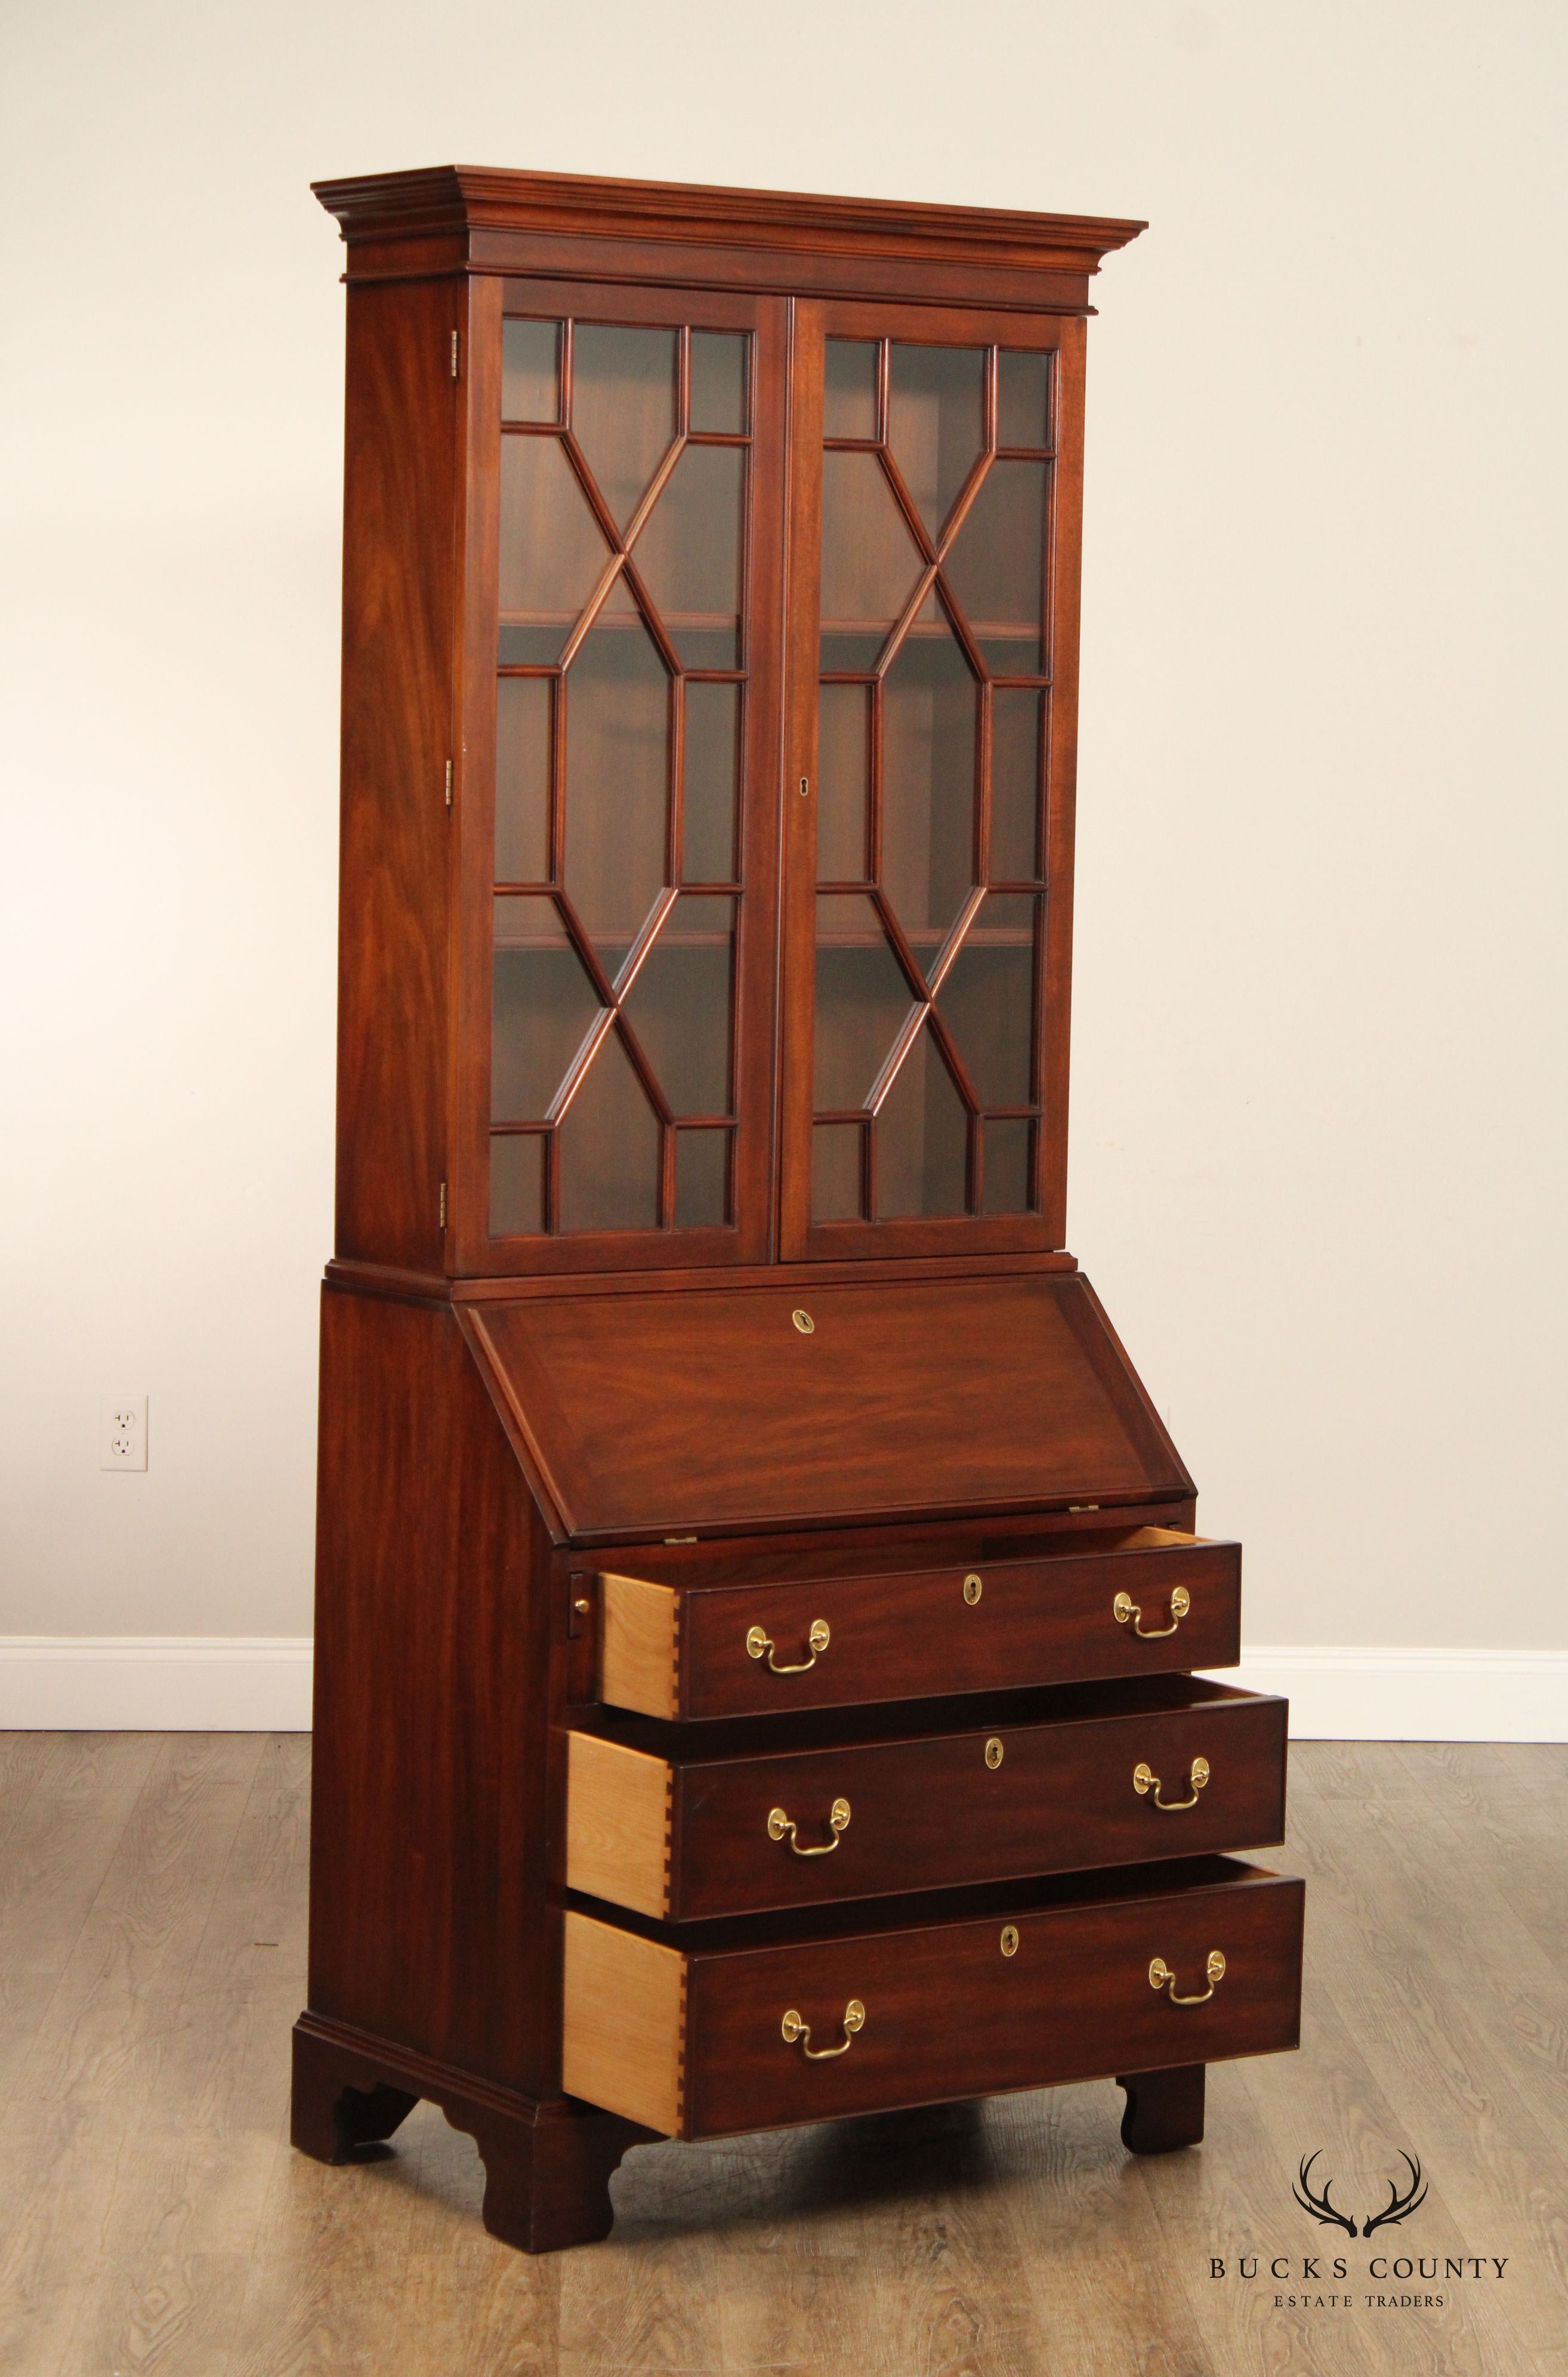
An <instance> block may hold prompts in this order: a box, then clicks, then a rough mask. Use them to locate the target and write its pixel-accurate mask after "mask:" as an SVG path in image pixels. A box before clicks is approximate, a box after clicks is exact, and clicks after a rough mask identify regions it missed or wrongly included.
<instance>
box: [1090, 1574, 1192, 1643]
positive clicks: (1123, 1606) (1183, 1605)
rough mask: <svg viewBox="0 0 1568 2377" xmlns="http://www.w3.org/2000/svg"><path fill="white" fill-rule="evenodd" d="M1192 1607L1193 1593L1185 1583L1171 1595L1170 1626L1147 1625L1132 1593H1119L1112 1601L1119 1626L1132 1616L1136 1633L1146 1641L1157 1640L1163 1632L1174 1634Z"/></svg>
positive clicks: (1114, 1615)
mask: <svg viewBox="0 0 1568 2377" xmlns="http://www.w3.org/2000/svg"><path fill="white" fill-rule="evenodd" d="M1191 1607H1192V1596H1191V1594H1190V1593H1189V1592H1188V1590H1187V1587H1186V1586H1185V1585H1184V1584H1179V1585H1178V1586H1177V1588H1176V1591H1175V1592H1174V1593H1173V1594H1172V1595H1171V1596H1170V1624H1169V1625H1168V1626H1145V1625H1144V1623H1143V1611H1142V1610H1141V1609H1140V1608H1139V1607H1138V1604H1137V1603H1136V1602H1135V1601H1134V1600H1133V1598H1132V1595H1131V1594H1130V1593H1119V1594H1118V1595H1117V1596H1116V1599H1115V1600H1114V1601H1113V1602H1112V1603H1111V1606H1110V1612H1111V1616H1112V1617H1113V1618H1114V1619H1115V1620H1116V1622H1117V1624H1118V1625H1119V1626H1125V1625H1126V1623H1127V1621H1128V1619H1130V1618H1131V1620H1132V1631H1133V1632H1134V1634H1141V1635H1142V1636H1143V1640H1144V1642H1157V1641H1158V1639H1159V1637H1160V1636H1161V1635H1162V1634H1174V1633H1175V1631H1176V1630H1177V1628H1178V1627H1179V1625H1180V1623H1181V1621H1182V1619H1184V1618H1185V1617H1186V1615H1187V1612H1188V1611H1189V1610H1190V1609H1191Z"/></svg>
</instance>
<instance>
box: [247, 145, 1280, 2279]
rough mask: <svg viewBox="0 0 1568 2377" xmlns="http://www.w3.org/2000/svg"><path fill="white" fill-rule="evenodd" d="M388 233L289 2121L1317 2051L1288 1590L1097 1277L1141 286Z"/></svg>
mask: <svg viewBox="0 0 1568 2377" xmlns="http://www.w3.org/2000/svg"><path fill="white" fill-rule="evenodd" d="M318 195H319V197H321V199H322V202H323V204H324V205H325V206H327V207H328V208H329V209H330V210H331V212H332V213H333V214H334V215H335V216H336V217H337V218H338V220H339V221H340V223H341V228H342V233H343V236H344V238H345V240H346V241H347V244H348V272H347V276H346V277H347V282H348V397H347V486H346V520H345V527H346V546H345V555H344V611H343V622H344V624H343V638H344V643H343V729H342V873H341V974H340V993H339V1040H338V1057H339V1072H338V1079H339V1105H338V1189H337V1251H336V1254H335V1257H334V1259H333V1260H332V1261H331V1263H330V1264H329V1268H328V1274H327V1281H326V1286H325V1292H324V1296H323V1304H322V1312H323V1320H322V1356H321V1450H320V1517H319V1553H318V1560H319V1565H318V1599H317V1670H316V1673H317V1684H316V1786H315V1789H316V1798H315V1819H314V1831H313V1838H312V1896H311V1956H310V1989H309V1994H310V2002H309V2006H308V2008H307V2010H306V2011H305V2013H303V2014H302V2015H301V2018H300V2021H299V2023H298V2025H297V2027H296V2031H295V2035H294V2053H295V2061H294V2138H295V2142H296V2143H297V2144H299V2145H300V2146H302V2147H303V2148H304V2149H305V2151H306V2152H307V2153H310V2154H313V2155H317V2156H321V2157H323V2158H324V2159H326V2160H328V2161H337V2160H341V2159H344V2158H346V2157H348V2156H352V2155H353V2152H354V2151H355V2149H356V2148H357V2147H359V2146H361V2145H364V2144H367V2143H369V2142H371V2141H377V2140H381V2139H385V2138H387V2137H389V2135H390V2134H391V2133H392V2132H393V2131H394V2130H395V2129H396V2127H397V2125H398V2123H399V2122H400V2121H401V2120H402V2119H403V2117H404V2116H405V2115H406V2114H407V2113H408V2111H409V2110H410V2108H412V2106H413V2104H414V2103H415V2101H416V2100H417V2099H418V2098H420V2097H426V2098H430V2099H432V2100H434V2101H435V2102H436V2103H437V2104H439V2105H440V2106H442V2107H443V2108H444V2109H445V2111H446V2113H447V2115H448V2117H449V2120H452V2121H453V2122H454V2123H456V2124H457V2125H458V2126H459V2127H461V2128H462V2129H465V2130H467V2131H470V2132H472V2133H473V2135H474V2137H475V2138H476V2140H477V2142H478V2144H479V2148H480V2152H481V2154H482V2156H483V2157H484V2161H485V2171H486V2192H485V2221H486V2224H487V2225H488V2226H489V2228H491V2229H492V2230H494V2232H495V2233H496V2234H497V2236H500V2237H502V2238H505V2239H508V2240H510V2241H512V2242H514V2243H516V2244H518V2245H521V2246H523V2247H526V2248H529V2249H532V2250H543V2249H545V2248H549V2247H554V2246H561V2245H569V2244H574V2243H578V2242H582V2241H585V2240H591V2239H593V2238H596V2237H601V2236H603V2235H604V2233H605V2232H606V2230H607V2229H608V2228H609V2225H610V2220H611V2204H610V2192H609V2182H610V2176H611V2173H612V2171H613V2169H614V2168H615V2165H616V2162H617V2161H618V2160H619V2158H620V2156H622V2154H623V2153H624V2152H625V2151H626V2149H627V2147H628V2145H631V2144H636V2143H638V2142H640V2141H641V2140H645V2139H650V2138H658V2137H673V2138H704V2137H713V2136H718V2135H723V2134H724V2133H726V2132H738V2131H747V2130H755V2129H765V2128H771V2127H775V2126H780V2125H784V2124H789V2123H797V2122H808V2121H816V2120H821V2119H823V2118H826V2117H830V2116H836V2115H848V2114H854V2113H858V2112H866V2111H874V2110H880V2109H885V2108H891V2107H896V2106H908V2105H914V2104H920V2103H935V2102H940V2101H943V2100H949V2099H959V2098H969V2097H976V2096H984V2095H987V2094H989V2093H993V2092H996V2091H1000V2090H1007V2089H1023V2088H1031V2087H1037V2086H1040V2085H1043V2084H1047V2083H1051V2082H1059V2081H1071V2080H1086V2079H1093V2078H1096V2077H1098V2076H1101V2075H1104V2076H1107V2077H1119V2079H1120V2084H1121V2086H1122V2087H1123V2089H1124V2090H1125V2091H1126V2099H1127V2101H1126V2111H1125V2114H1124V2118H1123V2122H1122V2136H1123V2138H1124V2140H1125V2141H1126V2143H1127V2144H1128V2145H1129V2146H1130V2147H1131V2148H1132V2149H1133V2150H1134V2151H1143V2152H1152V2151H1158V2150H1161V2149H1164V2148H1167V2147H1171V2146H1179V2145H1183V2144H1190V2143H1191V2142H1192V2141H1194V2140H1195V2139H1197V2138H1198V2137H1200V2136H1201V2135H1202V2132H1203V2075H1204V2069H1205V2066H1206V2065H1207V2064H1208V2063H1210V2062H1212V2061H1215V2060H1219V2059H1221V2058H1226V2057H1232V2056H1240V2055H1254V2054H1260V2053H1263V2052H1266V2051H1269V2050H1271V2049H1281V2048H1286V2047H1289V2046H1292V2045H1294V2044H1295V2041H1296V2037H1297V2027H1298V2017H1299V1978H1300V1926H1301V1893H1300V1885H1299V1883H1298V1882H1296V1881H1291V1880H1288V1879H1285V1878H1281V1877H1279V1876H1277V1875H1275V1874H1272V1873H1269V1872H1265V1871H1263V1870H1262V1869H1257V1868H1255V1867H1252V1866H1249V1865H1247V1864H1243V1863H1239V1862H1238V1861H1237V1860H1236V1857H1235V1855H1234V1853H1235V1852H1237V1851H1240V1850H1251V1849H1256V1848H1260V1847H1266V1846H1268V1845H1272V1844H1275V1843H1277V1842H1278V1841H1279V1840H1280V1838H1281V1837H1282V1833H1283V1818H1284V1774H1285V1707H1284V1704H1283V1702H1279V1701H1277V1700H1272V1699H1267V1698H1262V1697H1257V1696H1253V1695H1250V1694H1246V1693H1241V1692H1239V1691H1234V1690H1227V1689H1226V1688H1225V1687H1223V1686H1221V1685H1218V1684H1215V1683H1213V1682H1207V1681H1203V1680H1201V1679H1200V1678H1197V1677H1196V1676H1194V1674H1193V1673H1192V1672H1191V1671H1192V1670H1193V1669H1195V1668H1212V1667H1215V1666H1225V1665H1226V1664H1227V1663H1231V1662H1234V1661H1235V1659H1236V1657H1237V1655H1238V1647H1237V1646H1238V1611H1239V1549H1238V1547H1236V1546H1235V1545H1234V1544H1230V1543H1226V1542H1222V1541H1215V1540H1211V1539H1208V1538H1204V1537H1202V1536H1200V1535H1197V1534H1196V1532H1195V1524H1194V1503H1193V1487H1192V1483H1191V1479H1190V1477H1189V1476H1188V1475H1187V1472H1186V1470H1185V1469H1184V1468H1183V1466H1182V1463H1181V1461H1180V1459H1179V1456H1178V1454H1177V1452H1176V1450H1175V1448H1174V1446H1173V1445H1172V1443H1171V1442H1170V1439H1169V1438H1168V1436H1167V1433H1166V1430H1165V1428H1164V1427H1163V1426H1162V1425H1161V1423H1160V1420H1159V1417H1158V1415H1157V1414H1156V1412H1155V1408H1154V1405H1153V1404H1151V1402H1150V1400H1149V1398H1148V1396H1147V1394H1146V1393H1145V1392H1144V1390H1143V1387H1142V1385H1141V1384H1140V1382H1139V1380H1138V1378H1137V1376H1136V1374H1135V1373H1134V1371H1133V1369H1132V1368H1131V1364H1130V1363H1129V1361H1128V1359H1127V1356H1126V1355H1125V1354H1124V1353H1123V1351H1122V1349H1121V1346H1120V1344H1119V1341H1118V1339H1117V1337H1116V1336H1115V1334H1114V1333H1113V1332H1112V1330H1111V1327H1110V1324H1109V1322H1108V1321H1107V1318H1106V1316H1105V1314H1104V1312H1103V1311H1102V1310H1101V1308H1100V1306H1099V1304H1098V1303H1097V1302H1096V1300H1095V1296H1094V1293H1093V1291H1092V1290H1091V1288H1090V1287H1089V1285H1088V1283H1087V1282H1086V1281H1085V1280H1084V1278H1083V1275H1082V1273H1081V1272H1079V1271H1078V1269H1077V1266H1076V1263H1075V1262H1074V1260H1073V1258H1072V1257H1071V1255H1070V1254H1068V1253H1067V1252H1065V1251H1064V1250H1063V1229H1064V1203H1065V1160H1066V1148H1067V1051H1068V992H1069V967H1070V953H1071V913H1072V907H1071V899H1072V816H1073V781H1074V744H1075V731H1076V711H1077V682H1078V583H1079V525H1080V517H1081V490H1082V480H1083V352H1084V332H1085V328H1086V317H1087V316H1088V314H1089V312H1090V310H1091V309H1090V306H1089V303H1088V291H1089V281H1090V276H1091V275H1092V274H1094V273H1095V271H1096V270H1097V269H1098V268H1099V264H1100V260H1101V257H1103V255H1104V254H1105V253H1106V252H1107V250H1109V249H1113V248H1118V247H1120V246H1121V245H1123V244H1124V243H1125V242H1126V241H1127V240H1129V239H1131V237H1132V236H1133V234H1134V233H1136V232H1137V231H1138V230H1139V229H1140V228H1141V226H1140V225H1138V224H1136V223H1131V222H1116V221H1098V220H1088V219H1082V218H1075V217H1069V216H1056V215H1024V214H1000V213H994V212H984V211H979V210H971V209H953V208H945V207H915V206H894V205H884V204H878V203H874V202H872V201H868V200H860V199H830V198H820V197H785V196H776V195H772V194H766V193H758V192H751V191H734V190H713V189H694V188H685V187H678V186H664V185H652V184H647V183H636V182H615V181H597V180H585V179H575V178H570V177H567V176H564V175H556V174H545V173H499V172H481V171H476V170H471V169H468V168H462V167H460V168H446V169H441V170H437V171H432V172H425V173H400V174H391V175H387V176H378V177H375V178H369V179H362V180H355V181H348V182H335V183H328V184H324V185H320V187H319V190H318Z"/></svg>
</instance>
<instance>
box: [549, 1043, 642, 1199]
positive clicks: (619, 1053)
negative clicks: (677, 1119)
mask: <svg viewBox="0 0 1568 2377" xmlns="http://www.w3.org/2000/svg"><path fill="white" fill-rule="evenodd" d="M560 1148H561V1210H560V1226H561V1228H562V1229H563V1230H652V1229H654V1228H656V1227H657V1225H658V1219H659V1119H658V1117H657V1116H656V1115H655V1114H654V1112H653V1109H652V1106H651V1105H649V1103H648V1100H647V1098H646V1096H645V1095H644V1094H643V1089H642V1084H641V1082H640V1081H639V1080H638V1078H637V1075H636V1073H635V1071H634V1070H633V1069H632V1063H631V1059H630V1057H628V1055H627V1053H626V1050H625V1049H624V1048H623V1047H622V1045H621V1043H620V1037H619V1034H618V1033H616V1032H613V1031H611V1032H606V1033H605V1034H604V1039H603V1040H602V1041H601V1043H600V1045H599V1046H598V1047H597V1048H596V1049H595V1050H594V1053H593V1060H592V1064H591V1065H590V1066H589V1068H588V1071H587V1073H586V1075H585V1076H584V1079H583V1081H582V1085H581V1089H580V1090H579V1091H578V1093H577V1095H576V1097H574V1098H573V1100H572V1102H571V1104H570V1105H569V1107H568V1108H567V1111H566V1115H565V1117H563V1119H562V1122H561V1126H560Z"/></svg>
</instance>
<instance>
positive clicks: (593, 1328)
mask: <svg viewBox="0 0 1568 2377" xmlns="http://www.w3.org/2000/svg"><path fill="white" fill-rule="evenodd" d="M796 1309H798V1310H800V1311H801V1312H802V1313H803V1314H804V1315H805V1316H806V1317H807V1318H808V1319H809V1320H810V1321H811V1322H812V1324H813V1325H812V1327H811V1328H810V1329H809V1330H803V1329H802V1328H801V1326H800V1324H799V1322H797V1321H796V1320H795V1319H794V1317H793V1316H794V1313H795V1311H796ZM461 1322H462V1326H463V1328H464V1330H465V1332H467V1333H468V1335H469V1337H470V1339H471V1342H472V1343H473V1344H474V1345H475V1346H476V1349H477V1350H478V1352H479V1353H480V1355H481V1357H482V1359H483V1360H484V1362H485V1365H486V1367H487V1368H489V1370H490V1372H491V1375H492V1377H493V1378H494V1379H495V1380H496V1382H497V1387H498V1389H499V1391H500V1393H501V1395H502V1397H503V1400H504V1401H505V1402H507V1403H508V1404H509V1405H510V1407H511V1409H512V1411H513V1413H514V1415H516V1418H517V1420H518V1424H519V1426H520V1427H521V1430H522V1432H523V1433H524V1435H525V1436H526V1438H527V1439H529V1441H530V1442H531V1444H532V1446H533V1452H534V1455H535V1459H536V1463H537V1466H538V1470H539V1474H540V1476H541V1480H542V1483H543V1485H544V1487H545V1491H546V1492H547V1493H548V1494H549V1496H550V1497H551V1499H553V1500H554V1502H555V1505H556V1509H557V1518H558V1520H559V1522H560V1524H561V1527H562V1530H563V1532H564V1533H567V1534H571V1535H599V1536H604V1535H610V1534H612V1533H616V1532H619V1531H625V1532H628V1533H634V1532H637V1531H640V1530H646V1531H648V1532H650V1533H655V1532H656V1533H659V1534H664V1533H669V1532H674V1531H676V1530H677V1529H678V1530H685V1529H688V1528H711V1527H715V1526H738V1527H748V1526H760V1525H770V1526H779V1525H784V1524H788V1523H795V1522H801V1521H809V1520H812V1519H817V1518H827V1519H836V1518H847V1517H850V1516H862V1517H866V1518H875V1517H881V1516H883V1515H888V1514H892V1513H896V1512H903V1511H932V1512H938V1511H945V1510H953V1509H963V1508H969V1509H972V1510H986V1509H996V1508H998V1507H999V1506H1007V1505H1010V1504H1027V1503H1030V1502H1036V1501H1037V1502H1039V1503H1042V1504H1044V1505H1047V1506H1048V1505H1050V1504H1052V1503H1060V1502H1062V1501H1070V1500H1074V1499H1078V1498H1079V1497H1080V1496H1082V1497H1083V1499H1086V1500H1089V1499H1092V1500H1095V1501H1099V1502H1104V1501H1106V1500H1107V1499H1115V1498H1116V1497H1119V1496H1125V1497H1127V1498H1129V1499H1131V1498H1135V1497H1136V1498H1142V1497H1145V1496H1148V1497H1162V1496H1164V1497H1172V1498H1174V1497H1178V1496H1182V1495H1186V1494H1190V1493H1191V1490H1192V1489H1191V1479H1190V1478H1189V1477H1188V1475H1187V1473H1186V1471H1185V1470H1184V1469H1183V1468H1182V1465H1181V1463H1180V1461H1179V1458H1178V1457H1177V1454H1176V1452H1175V1450H1174V1448H1173V1447H1172V1445H1171V1444H1170V1441H1169V1439H1168V1438H1167V1436H1166V1434H1165V1431H1164V1429H1163V1428H1162V1427H1161V1426H1160V1424H1159V1421H1158V1419H1157V1418H1156V1417H1155V1414H1154V1412H1153V1410H1152V1408H1151V1406H1150V1405H1149V1404H1148V1402H1147V1399H1146V1398H1145V1397H1144V1395H1143V1392H1142V1390H1141V1389H1140V1388H1139V1387H1138V1385H1137V1382H1136V1380H1134V1379H1133V1377H1132V1374H1131V1371H1130V1370H1129V1369H1128V1368H1127V1364H1126V1361H1125V1359H1124V1357H1123V1356H1122V1355H1121V1354H1120V1353H1119V1350H1118V1348H1117V1346H1116V1344H1115V1341H1114V1340H1113V1338H1112V1337H1111V1334H1110V1332H1109V1330H1108V1329H1107V1326H1106V1322H1105V1320H1104V1317H1103V1315H1102V1314H1101V1312H1100V1310H1099V1307H1098V1305H1097V1304H1096V1303H1095V1298H1094V1296H1093V1295H1092V1294H1091V1293H1090V1291H1089V1288H1088V1286H1087V1284H1086V1283H1085V1282H1084V1281H1083V1279H1082V1278H1080V1277H1078V1276H1076V1275H1069V1276H1062V1275H1060V1274H1050V1275H1041V1274H1035V1275H1032V1276H1031V1275H1022V1276H1021V1275H1014V1276H1012V1277H1003V1278H996V1277H987V1278H982V1279H967V1280H936V1281H931V1280H928V1281H926V1282H924V1283H923V1284H922V1285H921V1287H920V1289H919V1293H918V1295H917V1296H915V1295H911V1293H910V1291H909V1290H908V1289H906V1288H904V1287H900V1286H898V1285H896V1284H895V1285H874V1284H860V1285H853V1286H852V1285H832V1284H828V1283H827V1282H826V1281H824V1283H823V1284H822V1285H821V1286H820V1287H819V1286H816V1285H813V1286H812V1287H810V1288H808V1289H806V1290H795V1291H786V1290H784V1289H783V1288H778V1289H774V1288H763V1287H752V1288H734V1289H730V1288H712V1289H709V1288H704V1289H694V1290H692V1291H691V1292H690V1293H689V1294H688V1295H683V1296H669V1295H645V1294H640V1293H635V1292H628V1293H626V1294H616V1295H613V1296H570V1295H565V1294H563V1295H560V1296H556V1295H550V1296H530V1297H526V1298H519V1299H518V1300H517V1301H515V1302H511V1301H499V1300H498V1301H495V1302H488V1303H485V1305H483V1306H480V1305H465V1306H463V1307H462V1308H461Z"/></svg>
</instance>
